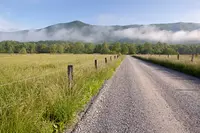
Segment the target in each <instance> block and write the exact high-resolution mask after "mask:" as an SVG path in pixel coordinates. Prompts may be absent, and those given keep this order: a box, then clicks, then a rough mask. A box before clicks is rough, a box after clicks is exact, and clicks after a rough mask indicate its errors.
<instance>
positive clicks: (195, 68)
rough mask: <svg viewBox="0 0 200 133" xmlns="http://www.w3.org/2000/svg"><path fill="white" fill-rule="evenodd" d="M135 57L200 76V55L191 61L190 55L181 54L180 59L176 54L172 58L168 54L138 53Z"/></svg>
mask: <svg viewBox="0 0 200 133" xmlns="http://www.w3.org/2000/svg"><path fill="white" fill-rule="evenodd" d="M134 57H135V58H138V59H141V60H144V61H148V62H152V63H155V64H158V65H161V66H164V67H167V68H171V69H174V70H177V71H180V72H183V73H186V74H189V75H192V76H195V77H198V78H200V59H199V57H195V58H194V62H191V56H190V55H180V60H178V59H177V56H176V55H171V56H170V58H168V57H167V55H162V56H159V55H151V56H150V55H136V56H134Z"/></svg>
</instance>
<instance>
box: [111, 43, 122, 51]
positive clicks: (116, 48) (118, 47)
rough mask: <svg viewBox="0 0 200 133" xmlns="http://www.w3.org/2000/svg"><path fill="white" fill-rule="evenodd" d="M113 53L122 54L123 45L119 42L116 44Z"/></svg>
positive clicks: (112, 49)
mask: <svg viewBox="0 0 200 133" xmlns="http://www.w3.org/2000/svg"><path fill="white" fill-rule="evenodd" d="M111 51H114V52H116V53H120V52H121V44H120V43H119V42H117V43H114V44H113V46H112V48H111Z"/></svg>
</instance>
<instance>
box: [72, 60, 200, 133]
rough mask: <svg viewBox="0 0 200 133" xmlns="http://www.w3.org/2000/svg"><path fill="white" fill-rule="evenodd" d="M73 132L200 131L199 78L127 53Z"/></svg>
mask: <svg viewBox="0 0 200 133" xmlns="http://www.w3.org/2000/svg"><path fill="white" fill-rule="evenodd" d="M73 132H74V133H135V132H136V133H148V132H149V133H187V132H191V133H200V79H197V78H195V77H191V76H188V75H185V74H182V73H179V72H176V71H174V70H170V69H167V68H164V67H161V66H158V65H154V64H152V63H147V62H144V61H141V60H138V59H135V58H132V57H130V56H127V57H126V58H125V59H124V61H123V62H122V64H121V66H120V67H119V68H118V70H117V72H116V73H115V75H114V76H113V78H112V79H111V80H110V82H109V84H107V85H105V87H104V88H103V89H102V90H101V92H100V94H99V96H98V98H97V99H96V100H95V102H94V103H93V105H92V106H91V107H90V108H89V110H88V111H87V113H86V114H85V116H84V117H83V119H81V121H80V122H79V123H78V124H77V126H76V128H75V130H74V131H73Z"/></svg>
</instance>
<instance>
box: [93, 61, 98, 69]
mask: <svg viewBox="0 0 200 133" xmlns="http://www.w3.org/2000/svg"><path fill="white" fill-rule="evenodd" d="M94 66H95V68H96V69H97V68H98V64H97V60H94Z"/></svg>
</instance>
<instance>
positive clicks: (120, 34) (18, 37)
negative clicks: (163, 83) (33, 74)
mask: <svg viewBox="0 0 200 133" xmlns="http://www.w3.org/2000/svg"><path fill="white" fill-rule="evenodd" d="M138 39H139V40H143V41H152V42H158V41H160V42H166V43H188V42H194V43H197V42H200V30H193V31H177V32H172V31H166V30H160V29H158V28H157V27H154V26H142V27H139V28H127V29H115V28H114V27H112V26H85V27H82V28H79V29H78V28H69V29H56V30H55V31H54V32H49V31H47V30H46V29H42V30H30V31H19V32H0V41H4V40H15V41H21V42H28V41H41V40H65V41H84V42H94V43H97V42H103V41H119V40H129V41H134V40H138Z"/></svg>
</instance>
